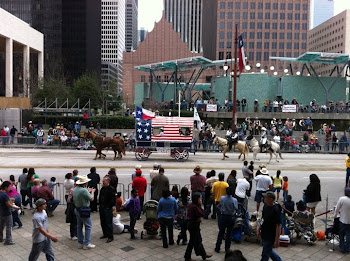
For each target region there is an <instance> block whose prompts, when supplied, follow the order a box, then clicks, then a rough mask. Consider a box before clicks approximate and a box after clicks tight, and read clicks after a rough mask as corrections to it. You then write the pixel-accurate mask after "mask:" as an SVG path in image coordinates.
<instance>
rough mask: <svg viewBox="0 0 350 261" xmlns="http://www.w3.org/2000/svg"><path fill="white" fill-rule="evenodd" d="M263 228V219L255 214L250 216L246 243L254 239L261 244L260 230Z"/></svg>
mask: <svg viewBox="0 0 350 261" xmlns="http://www.w3.org/2000/svg"><path fill="white" fill-rule="evenodd" d="M260 226H261V218H260V217H258V215H257V214H256V213H253V214H252V215H251V216H250V217H249V214H248V229H246V232H245V234H246V237H245V241H248V239H249V238H254V239H255V240H256V242H257V243H260V238H259V237H258V229H260Z"/></svg>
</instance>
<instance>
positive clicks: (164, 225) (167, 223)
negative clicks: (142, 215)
mask: <svg viewBox="0 0 350 261" xmlns="http://www.w3.org/2000/svg"><path fill="white" fill-rule="evenodd" d="M159 223H160V231H161V234H162V240H163V247H168V238H167V236H166V230H167V229H168V234H169V244H170V245H172V244H174V230H173V228H174V221H173V219H172V218H159Z"/></svg>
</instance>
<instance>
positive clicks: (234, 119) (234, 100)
mask: <svg viewBox="0 0 350 261" xmlns="http://www.w3.org/2000/svg"><path fill="white" fill-rule="evenodd" d="M237 44H238V26H237V24H236V30H235V47H234V52H235V56H234V57H235V60H234V74H233V108H232V131H233V132H234V131H236V125H237V115H236V108H237V94H236V92H237Z"/></svg>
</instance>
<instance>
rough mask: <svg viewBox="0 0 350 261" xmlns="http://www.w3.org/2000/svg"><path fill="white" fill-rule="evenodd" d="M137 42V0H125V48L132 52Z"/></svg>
mask: <svg viewBox="0 0 350 261" xmlns="http://www.w3.org/2000/svg"><path fill="white" fill-rule="evenodd" d="M137 44H138V1H137V0H126V1H125V50H126V51H127V52H132V51H134V50H136V49H137Z"/></svg>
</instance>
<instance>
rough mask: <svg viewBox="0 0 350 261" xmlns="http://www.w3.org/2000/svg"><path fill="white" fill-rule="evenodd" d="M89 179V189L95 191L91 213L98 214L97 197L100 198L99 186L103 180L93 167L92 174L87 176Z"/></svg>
mask: <svg viewBox="0 0 350 261" xmlns="http://www.w3.org/2000/svg"><path fill="white" fill-rule="evenodd" d="M87 177H88V179H90V181H89V183H88V187H89V188H93V189H94V193H95V194H94V200H93V201H91V204H90V207H91V212H97V197H98V188H97V185H98V184H99V183H100V181H101V178H100V175H99V174H97V173H96V168H95V167H92V168H91V169H90V173H89V174H88V175H87Z"/></svg>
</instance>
